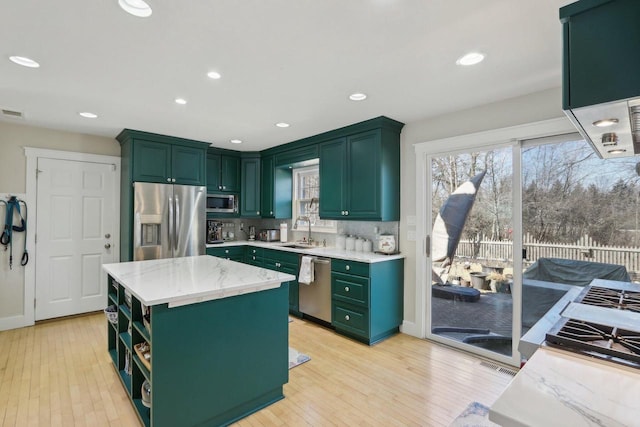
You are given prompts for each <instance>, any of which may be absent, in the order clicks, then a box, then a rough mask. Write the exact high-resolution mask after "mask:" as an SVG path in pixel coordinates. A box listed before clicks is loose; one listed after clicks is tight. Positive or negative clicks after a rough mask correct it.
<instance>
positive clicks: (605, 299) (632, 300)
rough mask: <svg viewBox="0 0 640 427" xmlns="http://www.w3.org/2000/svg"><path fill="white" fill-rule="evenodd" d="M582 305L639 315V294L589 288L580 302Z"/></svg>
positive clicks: (596, 287)
mask: <svg viewBox="0 0 640 427" xmlns="http://www.w3.org/2000/svg"><path fill="white" fill-rule="evenodd" d="M580 302H581V303H582V304H586V305H594V306H598V307H608V308H613V309H618V310H628V311H633V312H636V313H640V292H634V291H624V290H618V289H610V288H602V287H599V286H591V287H589V288H588V289H587V291H586V293H585V294H584V295H583V296H582V299H581V300H580Z"/></svg>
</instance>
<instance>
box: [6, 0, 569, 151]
mask: <svg viewBox="0 0 640 427" xmlns="http://www.w3.org/2000/svg"><path fill="white" fill-rule="evenodd" d="M147 1H148V3H149V4H150V5H151V6H152V8H153V14H152V16H151V17H150V18H146V19H143V18H136V17H134V16H131V15H129V14H127V13H125V12H124V11H122V10H121V9H120V8H119V6H118V2H117V0H100V1H87V0H58V1H42V0H19V1H14V0H0V16H2V18H3V19H2V25H0V40H2V42H1V43H0V107H2V108H3V109H9V110H17V111H20V112H22V113H23V114H24V118H23V119H11V118H7V117H0V120H2V121H7V122H17V123H23V124H27V125H33V126H41V127H47V128H53V129H62V130H68V131H73V132H80V133H87V134H95V135H103V136H108V137H114V136H115V135H117V134H118V132H119V131H121V130H122V129H123V128H131V129H138V130H144V131H148V132H154V133H160V134H166V135H174V136H181V137H185V138H190V139H196V140H201V141H207V142H212V143H213V144H214V145H215V146H219V147H225V148H232V149H240V150H245V151H246V150H259V149H263V148H267V147H271V146H274V145H278V144H282V143H285V142H290V141H293V140H296V139H299V138H303V137H306V136H311V135H314V134H317V133H320V132H324V131H327V130H331V129H335V128H338V127H341V126H345V125H348V124H352V123H356V122H359V121H362V120H366V119H369V118H373V117H377V116H380V115H385V116H388V117H390V118H392V119H395V120H399V121H402V122H405V123H409V122H412V121H416V120H420V119H424V118H428V117H433V116H437V115H441V114H444V113H448V112H453V111H457V110H460V109H463V108H467V107H472V106H476V105H481V104H485V103H488V102H494V101H498V100H501V99H506V98H511V97H514V96H518V95H523V94H528V93H532V92H536V91H540V90H544V89H547V88H552V87H558V86H560V85H561V25H560V22H559V19H558V9H559V7H561V6H564V5H566V4H568V3H571V2H572V0H517V1H515V0H483V1H478V0H181V1H176V0H147ZM474 50H477V51H481V52H483V53H485V54H486V55H487V57H486V59H485V61H484V62H482V63H481V64H479V65H477V66H474V67H460V66H456V65H455V61H456V59H457V58H458V57H459V56H461V55H462V54H464V53H467V52H469V51H474ZM11 55H20V56H27V57H30V58H32V59H35V60H36V61H38V62H39V63H40V64H41V67H40V68H38V69H29V68H24V67H20V66H18V65H15V64H13V63H12V62H10V61H9V60H8V57H9V56H11ZM211 70H216V71H218V72H220V73H221V74H222V78H221V79H220V80H211V79H209V78H208V77H207V76H206V73H207V72H208V71H211ZM353 92H364V93H366V94H368V95H369V98H368V99H367V100H365V101H361V102H353V101H350V100H349V99H348V96H349V94H351V93H353ZM176 97H183V98H185V99H187V101H188V104H187V105H184V106H181V105H177V104H176V103H174V99H175V98H176ZM81 111H91V112H94V113H96V114H98V115H99V118H97V119H85V118H82V117H80V116H79V115H78V113H79V112H81ZM281 121H284V122H288V123H290V124H291V127H289V128H286V129H281V128H277V127H275V123H277V122H281ZM232 138H239V139H242V140H243V141H244V143H243V144H241V145H232V144H230V143H229V140H230V139H232Z"/></svg>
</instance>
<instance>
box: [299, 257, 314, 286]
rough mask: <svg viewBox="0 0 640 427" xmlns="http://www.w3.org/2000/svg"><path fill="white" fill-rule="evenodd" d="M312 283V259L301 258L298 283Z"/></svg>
mask: <svg viewBox="0 0 640 427" xmlns="http://www.w3.org/2000/svg"><path fill="white" fill-rule="evenodd" d="M312 282H313V257H310V256H303V257H302V259H301V260H300V274H299V275H298V283H302V284H305V285H310V284H311V283H312Z"/></svg>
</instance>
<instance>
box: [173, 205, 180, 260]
mask: <svg viewBox="0 0 640 427" xmlns="http://www.w3.org/2000/svg"><path fill="white" fill-rule="evenodd" d="M179 231H180V199H178V196H176V219H175V224H174V227H173V233H174V235H173V244H174V246H175V249H176V251H177V250H178V232H179Z"/></svg>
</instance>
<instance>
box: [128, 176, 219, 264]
mask: <svg viewBox="0 0 640 427" xmlns="http://www.w3.org/2000/svg"><path fill="white" fill-rule="evenodd" d="M133 194H134V202H133V209H134V215H133V234H134V236H133V260H134V261H141V260H147V259H159V258H174V257H183V256H192V255H204V254H205V238H206V235H205V230H206V212H205V206H206V199H207V189H206V187H198V186H193V185H176V184H152V183H148V182H136V183H134V184H133Z"/></svg>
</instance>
